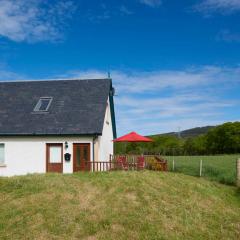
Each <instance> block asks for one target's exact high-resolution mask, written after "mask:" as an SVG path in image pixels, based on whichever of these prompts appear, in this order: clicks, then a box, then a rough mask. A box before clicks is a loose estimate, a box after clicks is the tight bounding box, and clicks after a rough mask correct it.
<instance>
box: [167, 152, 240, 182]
mask: <svg viewBox="0 0 240 240" xmlns="http://www.w3.org/2000/svg"><path fill="white" fill-rule="evenodd" d="M164 158H165V159H166V160H167V161H168V169H169V171H173V172H180V173H184V174H187V175H191V176H199V177H206V178H208V179H211V180H215V181H218V182H220V183H224V184H229V185H234V184H235V183H236V177H237V170H236V161H237V159H238V158H240V154H238V155H217V156H216V155H215V156H164Z"/></svg>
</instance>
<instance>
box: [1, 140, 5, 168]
mask: <svg viewBox="0 0 240 240" xmlns="http://www.w3.org/2000/svg"><path fill="white" fill-rule="evenodd" d="M4 163H5V154H4V144H3V143H0V164H4Z"/></svg>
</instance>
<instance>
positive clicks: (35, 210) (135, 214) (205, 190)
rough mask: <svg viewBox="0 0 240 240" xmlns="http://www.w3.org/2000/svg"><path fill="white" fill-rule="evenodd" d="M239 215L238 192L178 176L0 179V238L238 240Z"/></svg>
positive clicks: (142, 174)
mask: <svg viewBox="0 0 240 240" xmlns="http://www.w3.org/2000/svg"><path fill="white" fill-rule="evenodd" d="M239 216H240V192H239V190H237V188H236V187H234V186H226V185H222V184H219V183H217V182H211V181H207V180H205V179H204V178H195V177H192V176H187V175H183V174H179V173H163V172H153V171H152V172H150V171H141V172H137V171H135V172H124V171H122V172H108V173H79V174H73V175H57V174H56V175H55V174H50V175H28V176H23V177H13V178H0V239H150V240H151V239H168V240H169V239H184V240H185V239H204V240H206V239H239V236H240V218H239Z"/></svg>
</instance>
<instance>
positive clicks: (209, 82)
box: [60, 66, 240, 135]
mask: <svg viewBox="0 0 240 240" xmlns="http://www.w3.org/2000/svg"><path fill="white" fill-rule="evenodd" d="M239 76H240V68H239V67H236V68H224V67H215V66H207V67H202V68H191V69H185V70H181V71H154V72H141V71H140V72H139V71H138V72H137V71H136V72H135V71H130V72H127V71H112V72H111V77H112V79H113V83H114V86H115V88H116V94H117V96H116V97H115V103H116V116H117V117H116V119H117V127H118V132H119V134H120V135H121V134H123V133H126V132H129V131H131V130H136V131H139V132H140V133H143V134H154V133H161V132H167V131H175V130H177V127H178V126H180V127H181V128H182V129H187V128H190V127H197V126H204V125H212V124H218V123H221V122H224V121H228V120H229V121H230V120H237V119H236V118H237V117H238V120H240V114H238V113H237V111H236V109H237V108H238V105H239V103H240V97H236V96H235V97H234V96H232V94H231V92H232V91H233V90H236V89H239V91H240V77H239ZM60 77H65V78H67V77H76V78H83V79H84V78H106V77H107V71H106V72H104V71H97V70H91V71H72V72H69V73H66V74H64V75H61V76H60ZM237 96H238V95H237ZM234 114H235V115H234ZM236 116H237V117H236Z"/></svg>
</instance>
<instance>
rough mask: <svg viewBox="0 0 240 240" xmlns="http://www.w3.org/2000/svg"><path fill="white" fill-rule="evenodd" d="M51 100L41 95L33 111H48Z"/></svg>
mask: <svg viewBox="0 0 240 240" xmlns="http://www.w3.org/2000/svg"><path fill="white" fill-rule="evenodd" d="M51 102H52V98H51V97H41V98H40V99H39V101H38V103H37V105H36V106H35V108H34V112H46V111H48V109H49V107H50V104H51Z"/></svg>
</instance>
